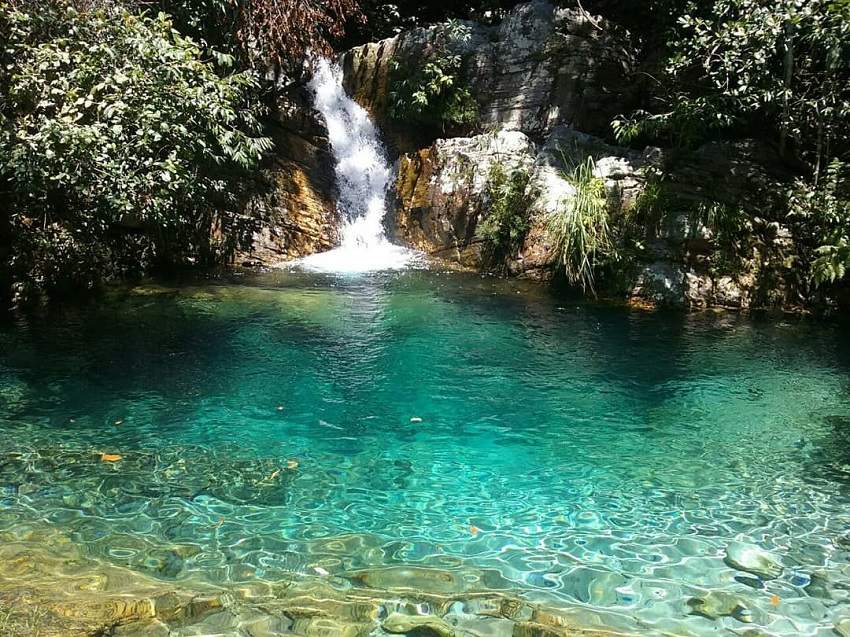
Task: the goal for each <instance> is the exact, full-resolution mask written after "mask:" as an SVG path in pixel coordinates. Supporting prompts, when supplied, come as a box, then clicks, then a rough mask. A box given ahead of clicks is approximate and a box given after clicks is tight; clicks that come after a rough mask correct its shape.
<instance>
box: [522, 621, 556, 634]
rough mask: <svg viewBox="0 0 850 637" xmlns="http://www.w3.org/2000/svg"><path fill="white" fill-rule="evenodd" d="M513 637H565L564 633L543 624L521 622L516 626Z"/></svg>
mask: <svg viewBox="0 0 850 637" xmlns="http://www.w3.org/2000/svg"><path fill="white" fill-rule="evenodd" d="M513 637H564V633H563V631H560V630H557V629H555V628H551V627H549V626H544V625H543V624H536V623H534V622H520V623H518V624H516V625H514V632H513Z"/></svg>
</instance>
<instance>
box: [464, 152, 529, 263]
mask: <svg viewBox="0 0 850 637" xmlns="http://www.w3.org/2000/svg"><path fill="white" fill-rule="evenodd" d="M530 179H531V176H530V175H529V172H528V169H527V168H525V167H518V168H514V169H513V170H508V169H507V168H506V167H505V165H504V164H503V163H499V162H497V163H494V164H493V165H492V166H491V167H490V173H489V175H488V177H487V199H488V201H489V205H488V208H489V213H488V215H487V217H486V218H485V219H484V220H483V221H482V222H481V223H480V224H478V227H477V228H476V231H475V233H476V236H477V237H478V238H479V239H481V240H483V241H485V242H486V243H487V244H488V245H489V246H490V249H491V250H492V251H493V253H494V255H495V256H504V255H508V254H510V253H511V252H513V251H514V250H516V249H517V248H518V247H519V246H520V245H521V244H522V241H523V239H525V235H526V234H527V233H528V230H529V227H530V222H529V218H528V212H529V207H530V206H531V203H532V201H533V200H534V193H533V191H532V190H531V189H530V188H529V181H530Z"/></svg>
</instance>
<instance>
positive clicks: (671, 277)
mask: <svg viewBox="0 0 850 637" xmlns="http://www.w3.org/2000/svg"><path fill="white" fill-rule="evenodd" d="M684 278H685V273H684V272H683V271H682V269H681V268H680V267H679V266H677V265H675V264H673V263H669V262H666V261H657V262H655V263H652V264H650V265H648V266H646V267H645V268H644V269H643V271H642V272H641V273H640V274H639V275H638V277H637V282H636V283H635V286H634V288H633V289H632V292H631V296H632V298H635V299H643V300H646V301H651V302H652V303H655V304H658V305H671V306H681V305H684V289H683V286H684Z"/></svg>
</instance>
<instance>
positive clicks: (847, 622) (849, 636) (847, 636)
mask: <svg viewBox="0 0 850 637" xmlns="http://www.w3.org/2000/svg"><path fill="white" fill-rule="evenodd" d="M832 631H833V632H834V633H835V634H836V635H839V636H840V637H850V617H844V618H842V619H839V620H838V621H837V622H835V625H834V626H833V627H832Z"/></svg>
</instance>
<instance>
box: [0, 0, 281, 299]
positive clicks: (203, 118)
mask: <svg viewBox="0 0 850 637" xmlns="http://www.w3.org/2000/svg"><path fill="white" fill-rule="evenodd" d="M33 6H37V7H38V8H37V10H32V11H30V12H27V11H25V10H14V9H11V8H9V7H8V6H2V5H0V32H2V33H3V34H4V35H5V36H6V43H5V49H4V53H3V55H4V59H3V60H2V62H3V71H2V74H3V75H2V77H0V85H2V87H3V93H4V99H3V102H2V103H0V113H2V122H3V126H2V133H0V185H1V186H2V188H3V191H4V192H3V198H4V199H5V200H6V202H7V206H8V211H9V219H10V222H9V223H10V225H11V227H12V235H13V240H14V242H15V244H14V246H13V254H14V255H15V258H14V264H13V266H14V276H15V278H16V280H19V281H23V282H25V283H26V285H25V286H24V287H27V288H29V289H32V288H40V289H44V290H47V291H50V289H51V288H52V287H55V286H54V283H55V282H52V279H56V280H57V281H58V280H59V279H61V280H62V281H63V285H64V284H65V283H67V281H65V279H66V278H67V277H71V278H78V279H79V280H78V283H79V284H80V285H81V286H83V287H90V286H91V285H92V283H93V280H92V279H93V275H94V274H96V273H98V272H100V273H101V274H102V272H103V259H104V253H108V252H109V249H110V247H111V246H113V245H116V244H118V246H119V249H120V244H122V243H124V241H125V234H126V233H127V232H131V233H133V234H134V235H143V237H144V243H146V244H147V246H146V247H145V246H142V251H144V252H147V253H148V254H150V255H152V258H153V259H154V260H157V261H160V262H175V261H176V262H179V261H183V260H215V259H217V258H219V257H221V256H223V254H224V252H226V251H227V250H229V249H231V248H232V247H233V246H232V245H231V246H217V245H215V244H214V242H211V239H210V237H211V230H212V227H213V225H214V224H215V225H220V226H224V227H227V228H233V229H235V230H236V231H235V232H232V233H230V234H229V235H225V236H229V237H234V238H237V237H240V236H241V235H243V234H244V233H243V232H240V231H238V229H239V228H244V227H246V226H250V224H251V220H250V219H246V218H244V217H243V216H242V215H241V209H242V206H241V199H242V196H243V195H244V194H245V190H246V188H245V184H246V176H247V170H248V169H250V168H252V167H254V166H255V165H256V164H257V162H258V161H259V159H260V158H261V156H262V154H263V153H264V152H265V151H267V150H269V149H270V148H271V141H270V140H269V139H268V138H266V137H263V136H262V135H261V134H260V125H259V122H258V119H257V114H258V112H259V106H258V104H257V95H258V87H259V84H258V79H257V77H256V76H255V75H254V74H253V73H250V72H242V73H232V74H229V75H224V76H221V75H219V71H220V70H221V69H219V68H217V67H216V66H215V64H214V63H213V62H211V61H209V60H206V59H205V58H204V56H203V53H202V51H201V49H200V48H199V47H198V45H196V44H195V43H194V42H193V41H192V40H190V39H188V38H185V37H183V36H181V35H180V34H179V33H177V32H176V31H174V30H172V28H171V23H170V22H169V19H168V18H167V17H166V16H165V15H164V14H160V15H159V16H157V17H155V18H153V17H146V16H138V15H133V14H130V13H127V12H126V11H123V10H121V9H114V8H102V9H94V10H88V11H80V10H77V9H75V8H73V7H71V6H69V5H67V4H66V3H64V2H59V1H57V2H43V3H40V4H38V5H33ZM222 61H223V62H227V61H228V60H227V56H224V58H223V59H222ZM95 246H96V247H97V249H96V250H95V249H94V247H95ZM71 254H75V255H77V256H76V257H73V258H72V257H70V256H68V258H70V259H72V260H73V259H77V258H79V259H80V260H83V261H85V260H87V259H88V256H92V255H97V258H94V256H92V259H90V260H88V261H90V262H91V267H85V266H83V265H82V263H81V264H79V267H75V268H70V267H69V268H60V267H59V266H58V264H60V263H68V261H67V260H66V258H65V256H63V255H71ZM52 259H55V260H56V263H55V264H53V265H51V266H49V267H48V266H46V265H45V264H44V263H42V262H43V261H45V260H52ZM57 268H59V269H57ZM59 270H61V276H60V275H59ZM51 273H53V275H56V276H53V275H51Z"/></svg>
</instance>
